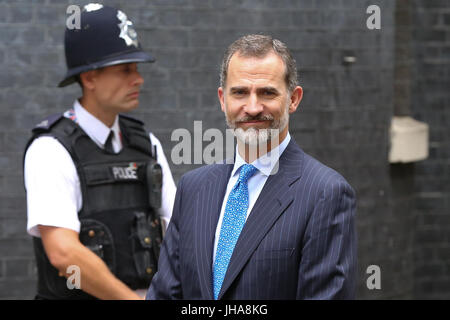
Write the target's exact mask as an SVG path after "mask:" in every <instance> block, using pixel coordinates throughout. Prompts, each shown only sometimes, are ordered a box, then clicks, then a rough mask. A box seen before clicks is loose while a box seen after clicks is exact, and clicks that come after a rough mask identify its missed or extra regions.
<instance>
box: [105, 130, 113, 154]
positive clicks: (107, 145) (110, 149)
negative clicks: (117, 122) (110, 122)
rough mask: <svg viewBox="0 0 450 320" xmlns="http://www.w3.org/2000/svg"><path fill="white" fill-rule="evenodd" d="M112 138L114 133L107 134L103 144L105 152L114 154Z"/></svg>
mask: <svg viewBox="0 0 450 320" xmlns="http://www.w3.org/2000/svg"><path fill="white" fill-rule="evenodd" d="M113 137H114V132H113V131H112V130H111V131H110V132H109V135H108V138H107V139H106V142H105V151H106V152H108V153H114V148H113V145H112V139H113Z"/></svg>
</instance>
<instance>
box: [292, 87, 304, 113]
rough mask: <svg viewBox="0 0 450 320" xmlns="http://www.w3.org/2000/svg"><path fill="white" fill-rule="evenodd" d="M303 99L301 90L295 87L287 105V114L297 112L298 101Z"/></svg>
mask: <svg viewBox="0 0 450 320" xmlns="http://www.w3.org/2000/svg"><path fill="white" fill-rule="evenodd" d="M302 98H303V88H302V87H300V86H297V87H295V89H294V90H293V91H292V94H291V101H290V104H289V113H294V112H295V110H297V107H298V105H299V104H300V101H302Z"/></svg>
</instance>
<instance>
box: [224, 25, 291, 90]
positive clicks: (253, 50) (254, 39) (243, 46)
mask: <svg viewBox="0 0 450 320" xmlns="http://www.w3.org/2000/svg"><path fill="white" fill-rule="evenodd" d="M270 52H274V53H275V54H277V55H278V56H279V57H280V58H281V59H282V60H283V62H284V65H285V81H286V86H287V88H288V91H289V92H292V91H293V90H294V88H295V87H296V86H297V85H298V79H297V64H296V62H295V59H294V58H293V57H292V55H291V52H290V51H289V49H288V47H287V46H286V45H285V44H284V43H283V42H281V41H280V40H277V39H273V38H272V37H271V36H268V35H260V34H249V35H246V36H243V37H241V38H239V39H237V40H236V41H235V42H233V43H232V44H231V45H230V46H229V47H228V49H227V51H226V52H225V55H224V57H223V60H222V65H221V70H220V86H221V87H222V88H225V84H226V82H227V73H228V66H229V64H230V60H231V57H232V56H233V55H234V54H235V53H238V54H239V55H241V56H244V57H257V58H264V57H265V56H266V55H267V54H269V53H270Z"/></svg>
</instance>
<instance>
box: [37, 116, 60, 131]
mask: <svg viewBox="0 0 450 320" xmlns="http://www.w3.org/2000/svg"><path fill="white" fill-rule="evenodd" d="M63 116H64V115H63V114H62V113H56V114H52V115H51V116H49V117H47V118H46V119H44V120H42V121H41V122H39V123H38V124H37V125H36V126H35V127H34V128H33V132H41V131H49V130H50V129H51V127H53V126H54V125H55V124H56V123H57V122H58V121H59V120H61V119H62V118H63Z"/></svg>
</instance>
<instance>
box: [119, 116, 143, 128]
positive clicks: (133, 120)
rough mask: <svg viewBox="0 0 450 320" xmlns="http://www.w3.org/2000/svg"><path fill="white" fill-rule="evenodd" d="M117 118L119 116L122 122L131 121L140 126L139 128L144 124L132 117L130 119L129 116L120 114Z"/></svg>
mask: <svg viewBox="0 0 450 320" xmlns="http://www.w3.org/2000/svg"><path fill="white" fill-rule="evenodd" d="M119 116H120V117H121V118H123V119H124V120H130V121H132V122H135V123H138V124H140V125H141V126H143V125H144V122H142V121H141V120H138V119H136V118H133V117H131V116H129V115H125V114H120V115H119Z"/></svg>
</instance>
